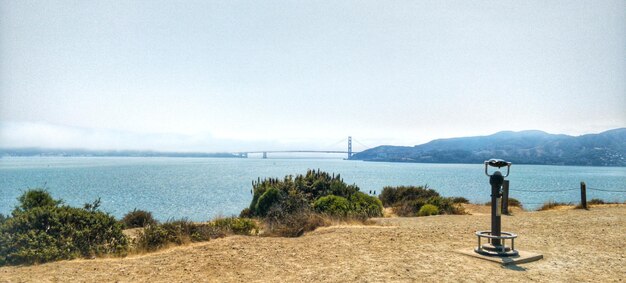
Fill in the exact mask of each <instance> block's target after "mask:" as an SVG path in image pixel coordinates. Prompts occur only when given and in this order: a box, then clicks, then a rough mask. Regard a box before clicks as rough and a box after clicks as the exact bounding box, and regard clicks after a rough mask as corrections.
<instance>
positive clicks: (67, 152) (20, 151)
mask: <svg viewBox="0 0 626 283" xmlns="http://www.w3.org/2000/svg"><path fill="white" fill-rule="evenodd" d="M0 156H77V157H79V156H84V157H87V156H91V157H104V156H107V157H109V156H110V157H222V158H240V157H241V156H239V155H236V154H232V153H203V152H159V151H146V150H143V151H140V150H88V149H42V148H0Z"/></svg>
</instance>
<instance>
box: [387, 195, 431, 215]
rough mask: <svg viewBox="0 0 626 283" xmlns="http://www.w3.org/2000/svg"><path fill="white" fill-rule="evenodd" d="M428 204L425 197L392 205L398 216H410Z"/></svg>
mask: <svg viewBox="0 0 626 283" xmlns="http://www.w3.org/2000/svg"><path fill="white" fill-rule="evenodd" d="M425 204H426V200H425V199H416V200H409V201H404V202H401V203H399V204H397V205H396V206H394V207H392V209H393V212H394V213H395V214H397V215H398V216H403V217H410V216H415V215H416V214H417V212H418V211H419V210H420V209H421V208H422V206H424V205H425Z"/></svg>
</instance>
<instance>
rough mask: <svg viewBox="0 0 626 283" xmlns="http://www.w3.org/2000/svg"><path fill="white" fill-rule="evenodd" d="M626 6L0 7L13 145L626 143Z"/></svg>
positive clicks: (0, 99)
mask: <svg viewBox="0 0 626 283" xmlns="http://www.w3.org/2000/svg"><path fill="white" fill-rule="evenodd" d="M625 109H626V1H624V0H618V1H604V0H588V1H587V0H585V1H580V0H566V1H543V0H541V1H500V0H498V1H484V0H477V1H463V0H459V1H456V0H455V1H449V0H443V1H441V0H433V1H408V0H407V1H394V0H392V1H362V0H358V1H357V0H354V1H334V0H333V1H271V0H270V1H230V0H229V1H155V0H149V1H148V0H146V1H3V0H2V1H0V147H4V148H7V147H48V148H50V147H54V148H88V149H117V150H120V149H147V150H162V151H203V152H216V151H251V150H270V149H315V150H319V149H324V150H330V149H343V148H344V147H345V146H346V145H345V139H346V137H347V136H352V137H353V138H354V139H356V140H357V141H359V144H355V149H356V150H358V149H359V147H361V149H363V146H368V147H371V146H377V145H381V144H389V145H407V146H412V145H416V144H421V143H425V142H428V141H430V140H433V139H437V138H449V137H461V136H476V135H489V134H493V133H495V132H498V131H502V130H513V131H519V130H530V129H537V130H543V131H546V132H549V133H558V134H570V135H581V134H586V133H598V132H602V131H605V130H609V129H613V128H620V127H626V111H625Z"/></svg>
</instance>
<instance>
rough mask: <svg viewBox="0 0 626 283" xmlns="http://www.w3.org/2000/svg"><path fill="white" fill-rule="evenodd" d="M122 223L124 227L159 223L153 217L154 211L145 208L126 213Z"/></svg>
mask: <svg viewBox="0 0 626 283" xmlns="http://www.w3.org/2000/svg"><path fill="white" fill-rule="evenodd" d="M122 224H123V225H124V228H138V227H146V226H148V225H154V224H157V221H156V220H155V219H154V217H152V213H151V212H148V211H145V210H137V209H136V208H135V209H133V211H131V212H129V213H126V215H124V218H122Z"/></svg>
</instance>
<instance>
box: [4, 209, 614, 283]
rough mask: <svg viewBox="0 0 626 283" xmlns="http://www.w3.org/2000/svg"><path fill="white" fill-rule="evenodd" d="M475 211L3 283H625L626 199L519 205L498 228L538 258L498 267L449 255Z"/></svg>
mask: <svg viewBox="0 0 626 283" xmlns="http://www.w3.org/2000/svg"><path fill="white" fill-rule="evenodd" d="M470 210H472V211H473V212H474V214H473V215H450V216H430V217H420V218H381V219H377V220H376V223H377V224H376V225H368V226H332V227H326V228H321V229H318V230H316V231H313V232H310V233H307V234H305V235H304V236H302V237H300V238H271V237H244V236H233V237H227V238H222V239H217V240H212V241H209V242H205V243H197V244H192V245H188V246H182V247H175V248H171V249H167V250H164V251H160V252H156V253H151V254H145V255H136V256H129V257H126V258H109V259H93V260H72V261H61V262H54V263H48V264H42V265H37V266H17V267H2V268H0V281H2V282H23V281H24V282H81V281H85V282H116V281H118V282H189V281H191V282H197V281H201V282H205V281H213V282H251V281H252V282H268V281H271V282H284V281H290V282H294V281H306V282H311V281H333V282H416V281H419V282H422V281H432V282H441V281H452V282H459V281H461V282H463V281H469V282H474V281H478V282H483V281H484V282H496V281H507V282H509V281H513V282H520V281H524V282H528V281H540V282H553V281H556V282H579V281H587V282H592V281H593V282H610V281H618V282H619V281H622V282H623V281H625V280H626V205H611V206H596V207H592V209H591V210H589V211H585V210H574V209H559V210H553V211H543V212H521V211H519V210H518V211H515V212H514V215H513V216H505V217H503V230H504V231H510V232H515V233H518V234H519V235H520V236H519V238H518V241H516V247H517V248H518V249H520V250H524V251H530V252H536V253H541V254H543V255H544V259H543V260H540V261H536V262H531V263H525V264H520V265H513V266H506V267H505V266H501V265H499V264H497V263H492V262H488V261H484V260H480V259H476V258H472V257H469V256H465V255H460V254H458V253H456V252H455V251H457V250H459V249H462V248H471V247H473V246H474V245H475V242H476V237H475V236H474V232H475V231H476V230H488V229H489V223H490V216H489V214H488V213H489V212H488V209H485V208H484V207H470Z"/></svg>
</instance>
